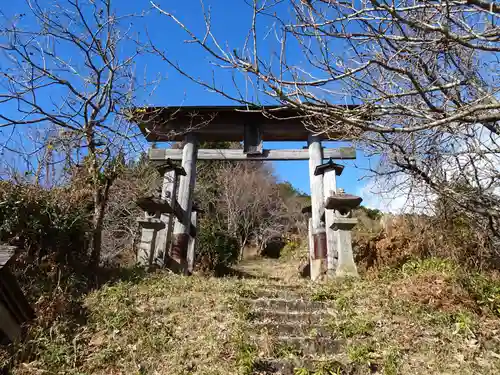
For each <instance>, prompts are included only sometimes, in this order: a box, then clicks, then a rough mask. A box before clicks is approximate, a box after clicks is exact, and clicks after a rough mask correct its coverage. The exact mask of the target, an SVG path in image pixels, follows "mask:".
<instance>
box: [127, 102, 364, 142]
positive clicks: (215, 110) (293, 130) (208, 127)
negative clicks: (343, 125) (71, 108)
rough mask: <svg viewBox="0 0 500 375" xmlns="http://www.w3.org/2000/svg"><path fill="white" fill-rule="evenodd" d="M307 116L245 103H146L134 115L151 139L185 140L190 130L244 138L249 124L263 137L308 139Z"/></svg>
mask: <svg viewBox="0 0 500 375" xmlns="http://www.w3.org/2000/svg"><path fill="white" fill-rule="evenodd" d="M338 107H339V108H345V109H354V108H356V107H357V106H356V105H346V106H340V105H339V106H338ZM306 118H307V116H306V115H305V114H304V113H303V112H301V111H300V110H298V109H296V108H291V107H283V106H262V107H254V108H249V107H247V106H242V105H236V106H235V105H233V106H180V107H179V106H176V107H143V108H136V109H134V110H133V115H132V121H133V122H135V123H137V124H138V126H139V128H140V129H141V132H142V134H144V136H145V137H146V140H148V141H149V142H162V141H182V140H183V139H184V134H185V133H188V132H192V133H195V134H196V135H197V136H198V139H199V140H200V141H208V142H214V141H231V142H238V141H242V140H243V138H244V134H245V128H246V127H258V128H259V132H260V136H261V139H262V140H263V141H306V140H307V137H308V135H309V131H308V130H307V129H306V128H305V126H304V120H305V119H306ZM331 137H332V135H329V138H330V139H331ZM326 138H327V136H326V135H324V139H326Z"/></svg>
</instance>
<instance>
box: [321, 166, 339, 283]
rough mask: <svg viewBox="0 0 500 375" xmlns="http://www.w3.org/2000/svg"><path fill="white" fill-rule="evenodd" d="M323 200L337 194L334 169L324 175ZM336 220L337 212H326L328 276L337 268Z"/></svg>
mask: <svg viewBox="0 0 500 375" xmlns="http://www.w3.org/2000/svg"><path fill="white" fill-rule="evenodd" d="M323 190H324V193H323V199H324V200H325V201H326V199H327V198H328V197H329V196H330V195H332V194H336V192H337V176H336V171H335V170H334V169H330V170H326V171H325V173H324V174H323ZM334 218H335V210H325V227H326V247H327V274H328V275H329V276H333V275H334V274H335V266H336V262H337V256H338V253H337V247H338V245H337V243H338V238H337V236H338V231H337V230H335V229H334V228H332V225H333V220H334Z"/></svg>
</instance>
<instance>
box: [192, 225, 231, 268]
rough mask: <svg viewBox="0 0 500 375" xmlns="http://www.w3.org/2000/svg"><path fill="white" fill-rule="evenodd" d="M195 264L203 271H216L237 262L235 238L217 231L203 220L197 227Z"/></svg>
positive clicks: (214, 226)
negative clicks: (198, 229) (198, 230)
mask: <svg viewBox="0 0 500 375" xmlns="http://www.w3.org/2000/svg"><path fill="white" fill-rule="evenodd" d="M199 228H200V232H199V234H198V237H197V243H196V246H197V249H196V255H197V257H198V260H197V262H196V264H197V265H198V266H199V267H201V268H202V269H203V270H205V271H208V270H210V271H214V270H215V271H217V270H219V269H222V268H225V267H228V266H230V265H231V264H233V263H235V262H236V261H237V260H238V255H239V246H238V241H237V239H236V238H234V237H231V236H229V235H227V234H226V233H224V232H222V231H221V230H218V228H217V225H215V224H214V223H212V222H210V220H204V221H203V222H202V223H201V225H200V226H199Z"/></svg>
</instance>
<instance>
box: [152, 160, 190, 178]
mask: <svg viewBox="0 0 500 375" xmlns="http://www.w3.org/2000/svg"><path fill="white" fill-rule="evenodd" d="M149 162H150V163H152V164H153V165H154V166H155V168H156V170H157V171H158V173H160V174H161V175H164V174H165V172H168V171H175V173H176V174H177V175H178V176H185V175H186V171H185V170H184V168H182V167H181V166H179V165H177V164H176V163H174V162H173V161H172V160H171V159H166V160H160V161H153V160H150V161H149Z"/></svg>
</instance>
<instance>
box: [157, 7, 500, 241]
mask: <svg viewBox="0 0 500 375" xmlns="http://www.w3.org/2000/svg"><path fill="white" fill-rule="evenodd" d="M151 3H152V5H153V6H154V7H155V8H156V9H157V10H158V11H159V12H160V13H161V14H163V15H165V16H166V17H167V18H169V19H170V20H171V21H172V22H173V23H175V24H176V25H178V26H179V27H180V28H181V29H183V30H184V31H185V32H186V34H187V35H188V38H189V40H188V42H189V43H191V44H194V45H197V46H198V47H199V48H201V49H202V50H204V51H205V52H206V54H207V56H208V57H209V58H210V60H211V61H212V63H213V65H214V72H215V73H217V72H218V71H222V70H224V71H227V70H228V69H229V70H232V71H233V72H235V73H240V74H241V75H242V77H243V79H246V80H247V86H248V87H253V88H255V90H260V92H261V96H260V98H261V99H260V100H262V99H263V98H268V99H269V98H270V99H271V100H274V101H275V102H277V103H281V104H283V105H286V106H290V107H293V108H296V109H297V110H299V113H301V114H302V116H303V117H304V122H305V123H306V124H307V125H308V126H310V127H311V128H312V129H313V130H314V131H317V132H322V133H326V134H327V135H330V136H331V137H332V138H333V139H339V138H345V139H352V140H354V141H356V142H357V144H358V145H359V146H362V147H364V148H365V149H366V150H367V151H368V152H369V153H374V154H380V155H381V160H382V162H381V163H380V165H379V166H378V167H377V168H373V172H374V173H375V174H376V175H378V176H381V177H384V178H385V179H386V182H387V181H389V185H388V186H389V188H390V189H391V191H393V192H394V191H395V190H394V189H399V190H400V191H402V192H405V193H407V194H408V193H410V192H412V191H415V190H419V196H426V197H431V198H432V197H434V196H435V195H440V196H446V197H447V198H448V199H449V201H450V202H453V203H454V204H455V205H457V206H459V207H461V208H462V209H463V210H464V211H466V212H468V213H469V214H471V215H479V216H481V217H483V218H484V219H485V220H487V221H488V222H489V223H490V226H491V229H493V230H494V231H495V232H497V231H498V226H499V222H500V209H499V207H500V196H499V191H500V182H499V181H500V179H499V178H498V177H499V167H498V166H499V165H500V160H499V158H500V148H499V142H500V140H499V136H500V124H499V121H500V99H499V91H500V79H499V70H498V66H499V58H500V53H499V52H500V26H499V21H500V8H499V6H498V5H497V4H496V3H495V2H494V1H488V0H485V1H483V0H472V1H465V0H464V1H462V0H447V1H418V0H417V1H415V0H401V1H399V2H390V1H379V0H370V1H359V2H345V1H330V0H313V1H299V0H290V1H282V0H253V1H251V2H248V5H249V7H248V12H249V13H250V14H251V15H252V17H251V19H252V21H251V23H250V24H249V27H248V29H249V32H248V37H247V38H246V40H245V42H244V43H243V45H242V46H234V45H233V46H231V45H229V46H228V45H227V43H225V41H224V40H221V36H217V35H215V34H214V32H213V29H212V25H211V14H210V8H209V7H208V6H206V5H204V11H205V12H204V13H205V32H204V33H203V34H200V35H197V34H196V33H195V32H194V31H193V30H192V29H190V28H189V27H188V26H187V25H186V24H185V23H184V22H183V21H182V20H181V19H180V18H178V17H177V16H175V15H174V14H172V13H171V12H169V10H168V9H166V8H162V7H160V6H159V5H158V4H156V3H155V2H154V1H152V2H151ZM290 10H291V11H290ZM271 39H272V40H273V41H274V42H273V41H271ZM264 40H265V42H264ZM273 43H274V45H273ZM153 49H154V50H155V52H156V53H158V54H159V55H160V56H161V57H162V58H163V60H165V61H166V62H167V63H168V64H170V65H171V66H172V67H174V68H175V69H177V70H178V71H179V72H180V73H182V74H184V75H185V76H187V77H189V78H190V79H192V80H193V81H195V82H197V83H198V84H200V85H203V86H205V87H207V88H210V89H211V90H213V91H216V92H218V93H220V94H221V95H224V96H225V97H227V98H230V99H233V100H235V101H238V102H240V103H245V104H259V103H258V102H259V99H257V100H251V99H248V98H247V97H246V96H245V90H243V89H242V88H240V87H235V88H233V89H228V88H227V85H226V86H223V83H224V82H223V81H222V82H218V81H217V74H215V75H214V79H213V80H211V81H201V80H200V79H198V78H196V77H197V76H198V75H194V74H193V73H192V72H189V71H186V70H185V69H184V68H183V66H182V62H181V63H177V62H175V61H173V60H171V59H169V56H168V55H167V54H166V53H165V52H164V51H163V50H162V48H161V46H160V45H159V44H158V43H154V45H153ZM297 56H299V58H297ZM248 81H250V82H249V83H250V85H251V86H250V85H248ZM234 82H241V81H240V80H238V79H234ZM255 102H257V103H255ZM266 115H268V116H273V113H272V112H270V111H268V112H267V113H266ZM408 175H409V176H410V177H411V178H408V177H407V176H408ZM387 179H389V180H387ZM403 185H404V186H403ZM464 186H466V188H464Z"/></svg>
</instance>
